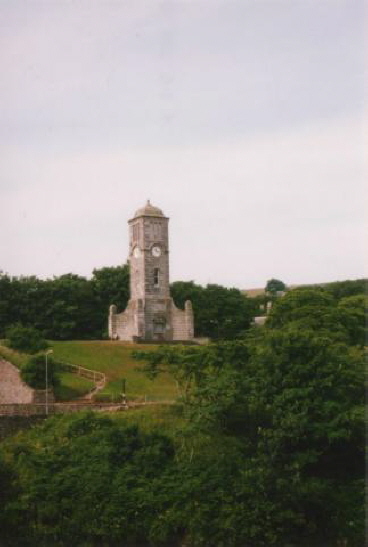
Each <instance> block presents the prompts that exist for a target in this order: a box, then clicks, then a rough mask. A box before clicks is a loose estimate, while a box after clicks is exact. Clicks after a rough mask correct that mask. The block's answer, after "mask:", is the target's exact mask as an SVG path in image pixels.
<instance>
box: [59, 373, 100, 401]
mask: <svg viewBox="0 0 368 547" xmlns="http://www.w3.org/2000/svg"><path fill="white" fill-rule="evenodd" d="M59 377H60V386H58V387H56V388H55V389H54V393H55V398H56V400H57V401H71V400H73V399H78V398H79V397H83V395H86V394H87V393H89V392H90V391H91V389H93V388H94V386H95V384H94V382H92V381H91V380H87V378H83V377H82V376H78V375H77V374H73V373H72V372H61V373H59Z"/></svg>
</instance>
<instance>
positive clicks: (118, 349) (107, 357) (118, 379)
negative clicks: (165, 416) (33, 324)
mask: <svg viewBox="0 0 368 547" xmlns="http://www.w3.org/2000/svg"><path fill="white" fill-rule="evenodd" d="M51 345H52V348H53V351H54V357H55V359H56V360H57V361H58V360H60V361H63V362H67V363H72V364H75V365H81V366H83V367H86V368H90V369H93V370H96V371H100V372H104V373H105V374H106V376H107V384H106V386H105V388H104V389H103V390H102V391H100V392H99V394H98V396H97V400H106V401H118V400H120V397H121V393H122V383H123V379H125V380H126V393H127V397H128V399H130V400H145V399H146V400H148V401H164V400H173V399H175V397H176V395H177V390H176V385H175V382H174V380H173V379H172V378H171V376H169V375H168V374H163V375H160V378H159V379H158V380H156V381H152V380H149V379H148V378H147V377H146V376H145V375H144V374H143V373H142V372H141V371H140V370H139V367H140V365H141V363H140V362H139V361H137V360H135V359H134V358H133V356H132V353H133V351H134V350H137V349H140V350H142V349H143V347H142V345H135V344H127V343H123V342H115V341H114V342H111V341H109V340H104V341H101V340H97V341H66V342H51ZM154 347H155V346H153V345H144V349H153V348H154Z"/></svg>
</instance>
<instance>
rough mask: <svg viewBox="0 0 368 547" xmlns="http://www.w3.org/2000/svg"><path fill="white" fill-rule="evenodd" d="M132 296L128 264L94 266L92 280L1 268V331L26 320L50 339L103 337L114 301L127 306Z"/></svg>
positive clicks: (25, 324)
mask: <svg viewBox="0 0 368 547" xmlns="http://www.w3.org/2000/svg"><path fill="white" fill-rule="evenodd" d="M128 298H129V269H128V266H127V265H124V266H116V267H106V268H101V269H100V270H94V271H93V276H92V279H90V280H87V279H86V278H85V277H81V276H79V275H75V274H71V273H70V274H65V275H61V276H60V277H54V278H53V279H47V280H41V279H38V278H37V277H35V276H30V277H10V276H8V275H7V274H3V273H1V272H0V336H4V335H5V330H6V328H7V327H9V326H11V325H14V324H15V323H20V324H22V325H23V326H26V327H34V328H36V329H38V330H39V331H40V332H41V333H42V335H43V336H44V337H45V338H47V339H55V340H68V339H91V338H102V337H103V336H104V335H105V336H106V334H107V333H106V328H107V327H106V321H107V314H108V308H109V306H110V304H112V303H115V304H117V305H118V306H119V309H123V308H124V307H125V306H126V303H127V301H128Z"/></svg>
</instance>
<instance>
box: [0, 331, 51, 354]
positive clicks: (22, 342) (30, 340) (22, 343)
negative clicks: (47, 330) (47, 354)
mask: <svg viewBox="0 0 368 547" xmlns="http://www.w3.org/2000/svg"><path fill="white" fill-rule="evenodd" d="M6 337H7V340H8V346H9V347H10V348H12V349H16V350H18V351H22V352H25V353H32V354H33V353H37V352H38V351H41V350H43V349H46V348H47V347H48V343H47V342H46V340H45V339H44V338H43V337H42V335H41V333H40V332H39V331H38V330H37V329H35V328H33V327H23V325H20V324H16V325H13V326H11V327H9V328H8V329H7V330H6Z"/></svg>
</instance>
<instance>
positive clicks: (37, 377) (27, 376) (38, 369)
mask: <svg viewBox="0 0 368 547" xmlns="http://www.w3.org/2000/svg"><path fill="white" fill-rule="evenodd" d="M58 368H59V366H58V364H57V363H56V362H55V361H54V360H53V359H52V357H50V356H49V357H48V358H47V382H48V385H49V387H50V388H51V387H57V386H59V385H60V380H59V377H58V374H57V370H58ZM21 377H22V380H23V381H24V382H26V383H27V384H28V385H29V386H31V387H33V388H34V389H45V382H46V356H45V355H42V354H39V355H35V356H34V357H31V358H30V359H29V360H28V362H27V363H26V364H25V365H23V366H22V368H21Z"/></svg>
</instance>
